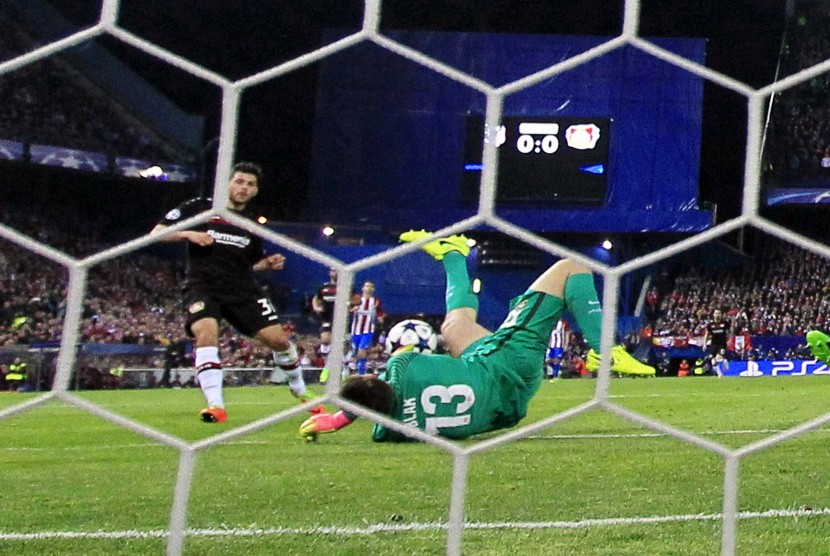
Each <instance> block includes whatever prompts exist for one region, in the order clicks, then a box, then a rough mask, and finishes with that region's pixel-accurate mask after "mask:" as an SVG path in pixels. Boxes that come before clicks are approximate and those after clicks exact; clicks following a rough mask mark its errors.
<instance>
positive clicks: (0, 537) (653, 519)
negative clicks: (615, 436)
mask: <svg viewBox="0 0 830 556" xmlns="http://www.w3.org/2000/svg"><path fill="white" fill-rule="evenodd" d="M827 515H830V508H821V509H817V510H816V509H790V510H766V511H763V512H740V513H739V514H738V519H779V518H801V517H817V516H827ZM722 518H723V515H722V514H685V515H665V516H646V517H612V518H605V519H581V520H579V521H531V522H510V521H501V522H495V523H480V522H470V523H465V524H464V528H465V529H468V530H505V529H507V530H509V529H586V528H589V527H614V526H618V525H625V526H631V525H653V524H661V523H678V522H694V521H718V520H720V519H722ZM446 529H447V524H446V523H438V522H427V523H399V524H388V523H378V524H375V525H369V526H367V527H336V526H315V527H306V528H301V527H272V528H265V529H260V528H250V527H227V528H221V529H188V530H187V533H186V534H187V536H191V537H274V536H277V537H278V536H287V535H333V536H341V537H353V536H360V535H372V534H374V533H390V532H392V533H394V532H408V531H445V530H446ZM167 536H168V532H167V531H165V530H162V529H155V530H149V531H140V530H137V529H131V530H126V531H100V530H99V531H43V532H41V533H14V532H3V531H0V541H37V540H50V539H157V538H164V537H167Z"/></svg>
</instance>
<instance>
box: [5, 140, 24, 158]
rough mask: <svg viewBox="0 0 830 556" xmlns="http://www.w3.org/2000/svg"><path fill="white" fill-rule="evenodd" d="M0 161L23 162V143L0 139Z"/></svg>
mask: <svg viewBox="0 0 830 556" xmlns="http://www.w3.org/2000/svg"><path fill="white" fill-rule="evenodd" d="M0 159H3V160H23V143H21V142H20V141H9V140H8V139H0Z"/></svg>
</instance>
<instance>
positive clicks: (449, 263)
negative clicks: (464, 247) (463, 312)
mask: <svg viewBox="0 0 830 556" xmlns="http://www.w3.org/2000/svg"><path fill="white" fill-rule="evenodd" d="M441 262H442V263H444V270H445V271H446V273H447V293H446V297H445V300H446V303H447V312H449V311H452V310H453V309H461V308H464V307H470V308H472V309H475V310H476V311H478V296H476V294H474V293H473V286H472V284H470V275H469V274H467V258H466V257H465V256H464V255H462V254H461V253H459V252H457V251H451V252H450V253H447V254H446V255H444V258H443V259H441Z"/></svg>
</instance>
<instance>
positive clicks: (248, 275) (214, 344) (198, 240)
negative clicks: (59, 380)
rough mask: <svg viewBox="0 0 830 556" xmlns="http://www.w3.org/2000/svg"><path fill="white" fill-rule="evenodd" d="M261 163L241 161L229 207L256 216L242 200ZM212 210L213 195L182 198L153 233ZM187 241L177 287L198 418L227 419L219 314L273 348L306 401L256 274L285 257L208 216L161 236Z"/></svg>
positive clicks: (251, 192)
mask: <svg viewBox="0 0 830 556" xmlns="http://www.w3.org/2000/svg"><path fill="white" fill-rule="evenodd" d="M261 181H262V168H260V166H259V165H257V164H254V163H251V162H240V163H238V164H236V165H235V166H234V167H233V171H232V173H231V178H230V183H229V190H228V205H227V208H228V209H230V210H232V211H233V212H235V213H238V214H239V215H240V216H244V217H246V218H250V219H252V220H253V219H254V216H253V214H252V213H251V212H250V211H248V210H247V206H248V203H249V202H250V201H251V200H252V199H253V198H254V197H256V195H257V193H259V186H260V183H261ZM210 209H211V200H210V199H207V198H196V199H191V200H189V201H186V202H185V203H183V204H181V205H180V206H178V207H176V208H174V209H173V210H171V211H169V212H168V213H167V214H165V215H164V218H163V219H162V221H161V222H160V223H159V224H157V225H156V227H155V228H153V231H152V233H161V232H163V231H164V230H166V229H167V228H168V227H169V226H171V225H173V224H176V223H178V222H181V221H183V220H186V219H187V218H190V217H192V216H195V215H197V214H200V213H203V212H206V211H208V210H210ZM162 241H185V242H187V255H188V256H187V273H186V277H185V281H184V284H183V287H182V292H183V301H184V306H185V308H186V311H187V321H186V324H185V329H186V331H187V333H188V335H190V336H192V337H194V338H195V342H196V345H195V349H196V353H195V355H196V360H195V366H196V371H197V373H198V377H199V385H200V386H201V388H202V392H203V393H204V395H205V399H206V401H207V405H208V406H207V407H206V408H205V409H203V410H202V411H201V413H200V416H201V418H202V420H203V421H205V422H208V423H215V422H224V421H226V420H227V417H228V416H227V412H226V411H225V402H224V398H223V394H222V381H223V378H224V377H223V373H222V365H221V361H220V359H219V323H220V322H221V321H222V320H223V319H224V320H225V321H227V322H228V323H230V324H231V325H233V327H234V328H236V329H237V330H238V331H239V332H241V333H243V334H245V335H247V336H249V337H252V338H256V339H257V340H259V341H261V342H262V343H263V344H265V345H266V346H267V347H268V348H269V349H271V350H272V351H273V354H274V363H275V364H276V365H277V366H278V367H280V368H281V369H282V370H283V371H284V372H285V374H286V375H287V376H288V385H289V387H290V388H291V392H292V393H293V394H294V395H295V396H296V397H297V398H299V399H300V401H302V402H306V401H308V399H310V396H309V394H308V393H307V391H306V386H305V382H304V381H303V375H302V369H300V367H299V358H298V356H297V348H296V346H295V345H294V343H293V342H291V341H290V339H289V333H288V331H287V330H285V329H284V328H283V325H282V324H281V323H280V321H279V315H277V312H276V310H275V308H274V305H273V303H272V301H271V300H270V299H269V298H268V297H267V296H263V293H262V290H261V288H260V285H259V282H258V280H257V278H256V276H255V272H257V271H264V270H279V269H281V268H282V267H283V265H284V264H285V257H283V255H281V254H278V253H275V254H271V255H267V256H266V255H265V252H264V246H263V242H262V239H261V238H260V237H259V236H257V235H256V234H253V233H251V232H249V231H248V230H246V229H244V228H241V227H239V226H236V225H234V224H232V223H231V222H228V221H227V220H225V219H224V218H222V217H219V216H214V217H213V218H211V219H210V220H208V221H207V222H205V223H203V224H198V225H196V226H193V228H191V229H188V230H183V231H178V232H173V233H171V234H168V235H166V236H165V237H164V238H162Z"/></svg>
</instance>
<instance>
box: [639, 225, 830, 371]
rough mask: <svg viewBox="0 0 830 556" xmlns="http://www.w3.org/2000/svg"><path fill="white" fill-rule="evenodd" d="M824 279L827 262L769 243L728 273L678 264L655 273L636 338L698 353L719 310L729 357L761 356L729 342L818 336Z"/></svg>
mask: <svg viewBox="0 0 830 556" xmlns="http://www.w3.org/2000/svg"><path fill="white" fill-rule="evenodd" d="M828 272H830V261H827V260H825V259H823V258H822V257H820V256H818V255H815V254H813V253H810V252H808V251H805V250H802V249H799V248H796V247H794V246H792V245H790V244H787V243H786V242H783V241H781V240H778V239H776V238H771V237H770V238H767V239H766V240H765V243H764V246H763V249H760V250H759V254H758V255H757V256H756V257H755V258H754V259H752V260H748V261H747V262H746V263H745V264H742V265H740V266H738V267H736V268H734V269H728V270H723V269H720V270H716V269H707V268H702V267H700V266H693V265H680V266H678V267H676V268H675V269H673V270H672V271H671V272H668V271H667V272H665V273H663V274H662V275H661V276H660V277H659V278H658V279H657V280H656V281H655V283H654V287H653V288H652V291H651V292H649V294H648V296H647V303H646V305H647V314H648V316H649V325H648V326H647V327H646V328H645V330H644V333H645V334H646V335H648V336H651V337H653V338H656V339H657V340H658V341H657V342H655V343H659V339H660V338H670V339H671V340H670V342H671V343H672V344H673V345H675V346H678V347H684V346H687V345H698V346H700V347H703V345H702V344H703V341H704V338H705V337H706V328H707V325H708V324H709V322H710V320H711V319H712V316H713V314H714V312H715V310H720V311H721V312H722V313H723V315H724V316H725V317H726V319H727V322H728V324H729V329H728V336H729V338H730V339H731V341H732V344H731V345H732V347H733V349H732V351H734V352H736V353H738V355H741V356H743V357H759V356H761V357H766V355H767V354H757V353H752V350H751V349H747V350H743V349H734V347H735V338H739V339H740V338H741V337H747V336H749V337H751V336H803V335H804V334H806V332H807V331H808V330H811V329H824V328H825V327H826V326H827V321H828V317H830V283H828V282H827V279H826V277H827V275H828ZM738 346H739V347H740V342H738ZM802 350H803V348H802ZM744 351H745V353H744ZM775 355H776V356H780V355H786V354H775Z"/></svg>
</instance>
